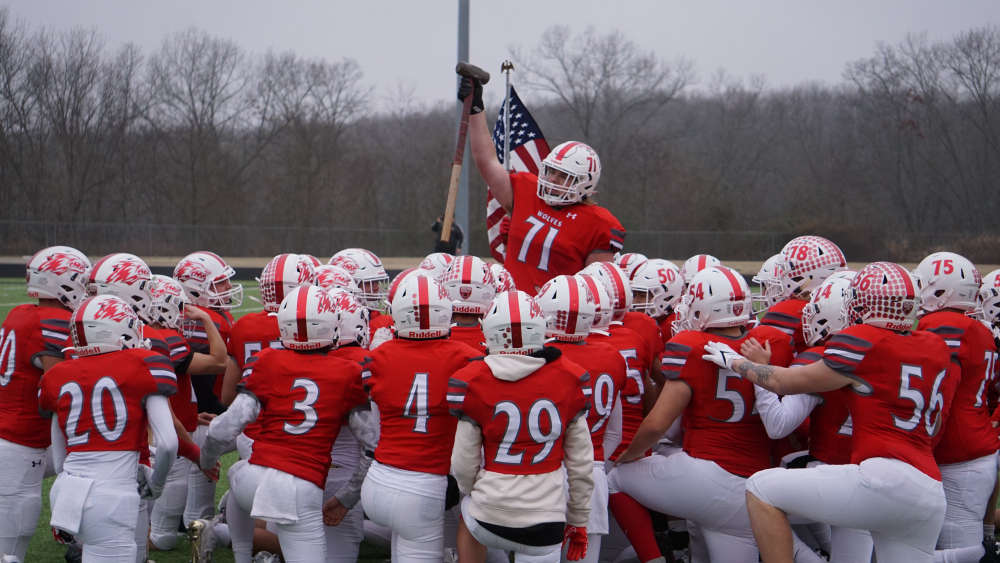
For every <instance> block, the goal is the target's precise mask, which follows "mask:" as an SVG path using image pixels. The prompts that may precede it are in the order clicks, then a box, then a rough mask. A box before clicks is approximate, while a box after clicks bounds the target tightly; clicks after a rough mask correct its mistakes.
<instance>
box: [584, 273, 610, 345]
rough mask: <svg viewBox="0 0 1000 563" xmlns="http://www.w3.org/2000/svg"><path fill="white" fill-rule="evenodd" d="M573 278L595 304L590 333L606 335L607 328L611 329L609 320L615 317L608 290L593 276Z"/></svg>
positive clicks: (586, 275) (586, 274)
mask: <svg viewBox="0 0 1000 563" xmlns="http://www.w3.org/2000/svg"><path fill="white" fill-rule="evenodd" d="M574 277H577V278H580V280H582V281H583V283H584V285H586V286H587V289H589V290H590V293H591V295H593V296H594V301H595V302H596V303H597V305H596V307H595V308H594V326H593V327H592V328H591V329H590V330H591V332H597V333H601V334H607V332H608V328H610V327H611V320H612V318H613V317H614V315H615V308H614V305H613V304H612V300H611V296H610V295H608V290H606V289H604V284H603V283H601V280H599V279H597V276H595V275H593V274H589V273H580V274H577V275H576V276H574Z"/></svg>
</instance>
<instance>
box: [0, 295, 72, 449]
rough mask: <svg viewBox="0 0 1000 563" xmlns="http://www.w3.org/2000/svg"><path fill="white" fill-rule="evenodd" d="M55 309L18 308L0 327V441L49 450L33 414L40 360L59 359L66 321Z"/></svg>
mask: <svg viewBox="0 0 1000 563" xmlns="http://www.w3.org/2000/svg"><path fill="white" fill-rule="evenodd" d="M72 314H73V312H72V311H70V310H68V309H63V308H61V307H42V306H39V305H18V306H17V307H14V308H13V309H11V311H10V313H7V318H6V319H4V321H3V326H2V327H0V438H3V439H4V440H7V441H9V442H14V443H15V444H21V445H22V446H27V447H29V448H46V447H48V446H49V441H50V438H49V423H48V421H47V420H45V419H44V418H42V417H41V416H40V415H39V414H38V381H39V379H41V377H42V361H41V356H52V357H54V358H63V352H62V349H63V348H65V347H67V346H72V345H73V343H72V342H70V341H69V318H70V316H71V315H72Z"/></svg>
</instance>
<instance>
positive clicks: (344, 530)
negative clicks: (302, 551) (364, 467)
mask: <svg viewBox="0 0 1000 563" xmlns="http://www.w3.org/2000/svg"><path fill="white" fill-rule="evenodd" d="M354 469H355V468H354V467H334V468H331V469H330V473H328V474H327V476H326V488H324V489H323V502H326V501H327V499H330V498H332V497H333V494H334V493H336V492H337V490H338V489H340V487H341V486H342V485H343V484H344V483H347V482H348V481H350V479H351V475H352V474H353V473H354ZM364 519H365V513H364V511H363V510H362V509H361V503H360V502H359V503H358V504H356V505H354V507H353V508H351V509H350V510H348V511H347V515H346V516H344V519H343V521H341V522H340V524H338V525H336V526H324V527H323V529H324V530H325V532H326V554H327V558H326V560H327V562H328V563H354V562H355V561H357V560H358V549H359V548H360V547H361V540H363V539H364V537H365V534H364V529H363V524H364Z"/></svg>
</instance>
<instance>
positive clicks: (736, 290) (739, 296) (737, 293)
mask: <svg viewBox="0 0 1000 563" xmlns="http://www.w3.org/2000/svg"><path fill="white" fill-rule="evenodd" d="M716 269H717V270H719V271H720V272H722V273H723V274H725V276H726V279H727V280H729V285H730V286H731V287H732V288H733V300H734V301H742V300H744V299H746V295H745V294H744V293H743V286H742V285H740V282H739V280H737V279H736V276H735V275H734V274H733V272H732V270H730V269H729V268H716Z"/></svg>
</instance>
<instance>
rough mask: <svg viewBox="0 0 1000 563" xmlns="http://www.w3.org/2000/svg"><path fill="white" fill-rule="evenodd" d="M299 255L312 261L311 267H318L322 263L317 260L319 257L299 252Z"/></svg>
mask: <svg viewBox="0 0 1000 563" xmlns="http://www.w3.org/2000/svg"><path fill="white" fill-rule="evenodd" d="M300 256H305V257H306V259H307V260H309V262H310V263H312V265H313V269H316V268H319V267H320V266H322V265H323V263H322V262H320V261H319V258H316V257H315V256H313V255H312V254H301V255H300Z"/></svg>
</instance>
